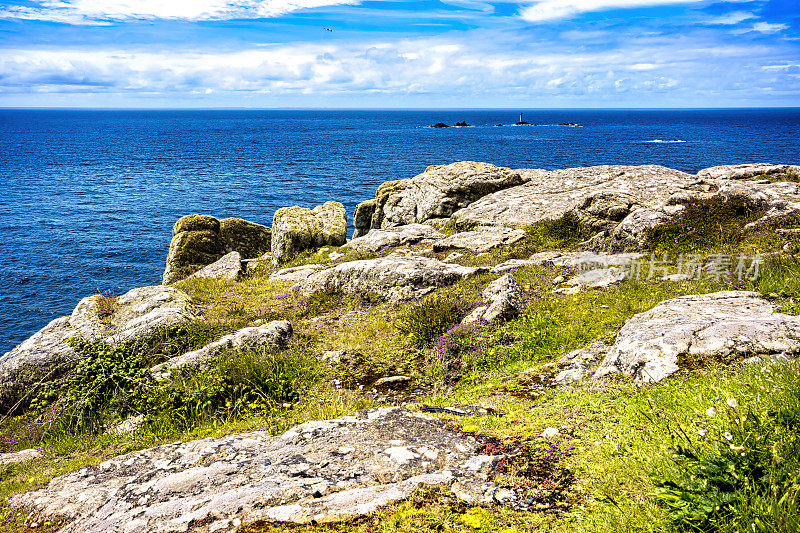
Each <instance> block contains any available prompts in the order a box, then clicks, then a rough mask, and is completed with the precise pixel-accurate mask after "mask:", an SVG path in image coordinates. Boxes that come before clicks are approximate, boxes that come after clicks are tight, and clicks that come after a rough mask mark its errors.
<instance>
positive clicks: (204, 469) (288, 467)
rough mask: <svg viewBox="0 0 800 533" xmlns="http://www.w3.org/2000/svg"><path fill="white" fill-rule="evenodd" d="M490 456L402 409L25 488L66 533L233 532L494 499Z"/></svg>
mask: <svg viewBox="0 0 800 533" xmlns="http://www.w3.org/2000/svg"><path fill="white" fill-rule="evenodd" d="M496 459H497V456H487V455H482V454H481V452H480V445H479V443H478V442H477V441H476V440H475V439H474V438H472V437H468V436H464V435H461V434H458V433H454V432H451V431H449V430H447V429H446V428H445V425H444V423H443V422H441V421H439V420H438V419H436V418H433V417H430V416H428V415H424V414H422V413H414V412H410V411H407V410H404V409H401V408H383V409H375V410H372V411H365V412H362V413H359V414H358V415H355V416H344V417H341V418H337V419H334V420H327V421H321V422H316V421H315V422H307V423H305V424H301V425H299V426H296V427H294V428H292V429H290V430H289V431H287V432H286V433H284V434H282V435H279V436H275V437H271V436H269V435H268V434H265V433H260V432H252V433H244V434H238V435H230V436H228V437H224V438H219V439H202V440H196V441H191V442H178V443H174V444H168V445H164V446H159V447H156V448H151V449H147V450H141V451H137V452H133V453H129V454H127V455H123V456H120V457H117V458H114V459H111V460H109V461H106V462H104V463H101V464H99V465H97V466H94V467H88V468H84V469H82V470H79V471H78V472H74V473H71V474H67V475H64V476H61V477H59V478H56V479H54V480H53V481H52V482H51V483H50V484H49V485H48V486H47V487H46V488H44V489H41V490H38V491H35V492H29V493H25V494H20V495H17V496H15V497H14V498H13V499H12V502H11V503H12V505H17V506H26V507H31V508H33V509H34V515H35V519H36V520H39V521H41V520H46V519H47V518H48V517H60V518H64V519H67V520H68V521H69V523H68V524H67V525H66V526H65V527H64V528H63V529H61V531H62V532H101V531H109V532H139V531H150V532H183V531H192V532H210V531H229V530H232V529H234V528H235V527H236V526H237V525H239V524H241V523H247V522H252V521H256V520H270V521H288V522H298V523H305V522H310V521H312V520H314V521H317V522H329V521H334V520H341V519H343V518H345V517H349V516H354V515H361V514H366V513H369V512H371V511H373V510H375V509H376V508H378V507H379V506H382V505H386V504H388V503H391V502H394V501H398V500H401V499H404V498H406V497H408V496H410V495H411V493H412V492H413V491H414V489H416V488H418V487H421V486H432V485H440V486H441V485H444V486H450V487H451V489H452V490H453V491H454V492H455V493H456V494H457V495H458V494H462V495H465V496H464V497H468V499H472V501H474V502H486V503H488V502H491V501H493V499H494V496H495V487H494V486H493V485H492V484H491V483H489V482H487V481H486V479H487V473H488V472H489V470H490V469H491V467H492V466H493V465H494V463H495V460H496Z"/></svg>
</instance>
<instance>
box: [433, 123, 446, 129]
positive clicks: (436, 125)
mask: <svg viewBox="0 0 800 533" xmlns="http://www.w3.org/2000/svg"><path fill="white" fill-rule="evenodd" d="M449 127H450V126H448V125H447V124H445V123H444V122H437V123H436V124H434V125H433V126H431V128H449Z"/></svg>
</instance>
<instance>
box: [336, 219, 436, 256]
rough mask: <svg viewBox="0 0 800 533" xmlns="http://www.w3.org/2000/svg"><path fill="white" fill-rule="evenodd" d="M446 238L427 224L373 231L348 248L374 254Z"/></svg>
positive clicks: (349, 244) (355, 240)
mask: <svg viewBox="0 0 800 533" xmlns="http://www.w3.org/2000/svg"><path fill="white" fill-rule="evenodd" d="M444 238H445V236H444V235H443V234H441V233H440V232H438V231H436V229H434V228H433V227H431V226H429V225H427V224H407V225H404V226H396V227H393V228H386V229H371V230H369V232H368V233H367V234H365V235H363V236H361V237H356V238H355V239H353V240H351V241H350V242H348V243H347V244H346V246H347V247H348V248H353V249H354V250H358V251H359V252H363V253H369V252H373V253H374V252H377V251H378V250H381V249H382V248H387V247H389V246H405V245H407V244H416V243H431V242H434V241H438V240H441V239H444Z"/></svg>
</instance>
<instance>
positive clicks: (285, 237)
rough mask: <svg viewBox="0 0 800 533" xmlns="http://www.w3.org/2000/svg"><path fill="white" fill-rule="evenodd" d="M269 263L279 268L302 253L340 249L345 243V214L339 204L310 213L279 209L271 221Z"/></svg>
mask: <svg viewBox="0 0 800 533" xmlns="http://www.w3.org/2000/svg"><path fill="white" fill-rule="evenodd" d="M272 232H273V235H272V246H271V248H272V258H273V259H272V261H273V263H274V264H276V265H279V264H283V263H286V262H288V261H290V260H291V259H292V258H293V257H295V256H296V255H297V254H298V253H300V252H302V251H303V250H308V249H313V248H319V247H321V246H325V245H330V246H341V245H343V244H344V243H345V242H347V214H346V212H345V209H344V205H342V204H341V203H339V202H325V203H324V204H322V205H318V206H317V207H315V208H314V209H308V208H305V207H298V206H294V207H282V208H281V209H278V211H276V212H275V216H274V217H273V219H272Z"/></svg>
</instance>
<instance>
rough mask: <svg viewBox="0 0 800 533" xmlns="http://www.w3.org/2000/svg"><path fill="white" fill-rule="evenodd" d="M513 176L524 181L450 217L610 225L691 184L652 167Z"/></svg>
mask: <svg viewBox="0 0 800 533" xmlns="http://www.w3.org/2000/svg"><path fill="white" fill-rule="evenodd" d="M518 172H519V173H520V175H521V176H522V177H523V179H525V180H526V182H527V183H525V184H523V185H518V186H515V187H511V188H507V189H503V190H500V191H497V192H494V193H492V194H488V195H486V196H484V197H482V198H481V199H479V200H477V201H475V202H473V203H471V204H470V205H469V206H467V207H465V208H463V209H460V210H458V211H456V212H455V213H453V218H455V219H456V220H457V221H458V222H459V223H462V224H475V225H486V226H508V227H524V226H529V225H531V224H535V223H537V222H541V221H543V220H555V219H560V218H562V217H563V216H564V215H566V214H567V213H568V212H573V213H574V214H576V215H577V216H578V218H579V220H581V221H582V222H584V221H585V222H587V223H588V225H590V226H597V227H602V226H604V225H612V226H613V225H614V224H615V223H616V222H619V221H620V220H622V219H623V218H624V217H625V216H626V215H627V214H628V213H630V212H631V211H633V210H634V209H636V208H640V207H647V206H655V205H663V204H664V203H665V202H666V201H667V199H668V198H669V197H670V196H671V195H672V194H673V193H675V192H677V191H680V190H683V189H686V188H688V187H690V186H691V185H692V184H693V183H695V182H696V181H697V178H696V177H695V176H692V175H690V174H687V173H685V172H680V171H678V170H673V169H670V168H666V167H661V166H657V165H642V166H635V167H634V166H615V165H604V166H595V167H581V168H568V169H562V170H554V171H546V170H529V171H522V170H520V171H518ZM606 229H608V228H606Z"/></svg>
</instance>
